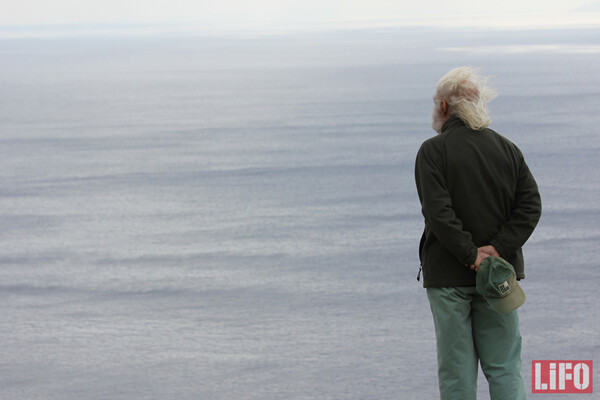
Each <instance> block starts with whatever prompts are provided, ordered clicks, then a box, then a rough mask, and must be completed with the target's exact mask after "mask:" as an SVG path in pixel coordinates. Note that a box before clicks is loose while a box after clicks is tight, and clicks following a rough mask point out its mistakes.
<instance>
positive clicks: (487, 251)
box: [477, 244, 500, 257]
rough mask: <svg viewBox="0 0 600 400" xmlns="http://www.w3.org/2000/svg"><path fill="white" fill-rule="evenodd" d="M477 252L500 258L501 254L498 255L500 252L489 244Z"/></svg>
mask: <svg viewBox="0 0 600 400" xmlns="http://www.w3.org/2000/svg"><path fill="white" fill-rule="evenodd" d="M477 250H478V251H480V252H482V253H485V254H487V255H488V256H493V257H500V254H498V251H496V248H495V247H494V246H492V245H491V244H489V245H487V246H483V247H480V248H479V249H477Z"/></svg>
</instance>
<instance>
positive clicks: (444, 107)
mask: <svg viewBox="0 0 600 400" xmlns="http://www.w3.org/2000/svg"><path fill="white" fill-rule="evenodd" d="M441 106H442V116H443V117H444V118H446V117H447V116H448V103H446V100H442V102H441Z"/></svg>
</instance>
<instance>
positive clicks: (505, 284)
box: [498, 281, 510, 294]
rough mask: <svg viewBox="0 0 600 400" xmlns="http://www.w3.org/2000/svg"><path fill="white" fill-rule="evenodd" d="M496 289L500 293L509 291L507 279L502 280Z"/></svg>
mask: <svg viewBox="0 0 600 400" xmlns="http://www.w3.org/2000/svg"><path fill="white" fill-rule="evenodd" d="M498 291H499V292H500V293H501V294H506V293H508V292H509V291H510V285H509V284H508V281H504V282H502V283H501V284H499V285H498Z"/></svg>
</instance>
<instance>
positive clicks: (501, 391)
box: [427, 287, 526, 400]
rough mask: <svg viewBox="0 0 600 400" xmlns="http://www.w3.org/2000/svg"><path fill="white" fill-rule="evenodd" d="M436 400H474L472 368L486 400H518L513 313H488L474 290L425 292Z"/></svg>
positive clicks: (521, 384)
mask: <svg viewBox="0 0 600 400" xmlns="http://www.w3.org/2000/svg"><path fill="white" fill-rule="evenodd" d="M427 297H428V298H429V304H430V306H431V312H432V313H433V321H434V325H435V335H436V342H437V360H438V380H439V385H440V398H441V399H442V400H475V399H476V397H477V371H478V362H480V363H481V370H482V371H483V373H484V374H485V376H486V378H487V381H488V384H489V390H490V398H491V400H523V399H525V398H526V395H525V381H524V380H523V374H522V371H521V333H520V332H519V316H518V314H517V311H516V310H515V311H513V312H511V313H509V314H499V313H497V312H495V311H494V310H492V308H490V306H489V305H488V304H487V302H486V301H485V299H484V298H483V297H481V296H480V295H479V294H478V293H477V291H476V290H475V287H443V288H428V289H427Z"/></svg>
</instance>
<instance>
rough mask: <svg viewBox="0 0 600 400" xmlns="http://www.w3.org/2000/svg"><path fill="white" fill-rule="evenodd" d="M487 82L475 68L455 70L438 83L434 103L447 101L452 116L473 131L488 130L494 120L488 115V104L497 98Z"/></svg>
mask: <svg viewBox="0 0 600 400" xmlns="http://www.w3.org/2000/svg"><path fill="white" fill-rule="evenodd" d="M487 81H488V79H487V78H484V77H482V76H481V75H479V74H478V73H477V70H475V69H474V68H471V67H458V68H454V69H453V70H451V71H450V72H448V73H447V74H446V75H444V76H443V77H442V79H440V81H439V82H438V85H437V90H436V92H435V95H434V102H435V103H436V104H437V103H439V102H440V101H441V100H445V101H446V103H447V104H448V108H449V111H450V114H451V115H456V116H457V117H459V118H460V119H461V120H463V121H464V122H465V123H466V124H467V125H468V126H469V127H470V128H471V129H474V130H480V129H483V128H487V127H488V126H489V125H490V123H491V122H492V120H491V119H490V117H489V116H488V114H487V110H486V104H487V102H488V101H490V100H492V99H494V98H495V97H496V96H497V93H496V91H495V90H494V89H492V88H490V87H489V86H488V85H487Z"/></svg>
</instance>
